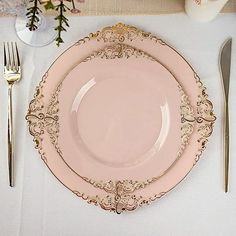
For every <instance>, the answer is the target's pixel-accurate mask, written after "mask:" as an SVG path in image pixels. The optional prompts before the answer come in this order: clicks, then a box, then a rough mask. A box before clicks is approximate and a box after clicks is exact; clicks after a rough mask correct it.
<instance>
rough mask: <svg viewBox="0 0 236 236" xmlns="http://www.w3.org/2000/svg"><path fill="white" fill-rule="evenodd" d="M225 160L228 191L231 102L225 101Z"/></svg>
mask: <svg viewBox="0 0 236 236" xmlns="http://www.w3.org/2000/svg"><path fill="white" fill-rule="evenodd" d="M224 162H225V192H226V193H227V192H228V184H229V104H228V100H226V103H225V125H224Z"/></svg>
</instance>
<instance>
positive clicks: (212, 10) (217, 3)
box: [185, 0, 228, 22]
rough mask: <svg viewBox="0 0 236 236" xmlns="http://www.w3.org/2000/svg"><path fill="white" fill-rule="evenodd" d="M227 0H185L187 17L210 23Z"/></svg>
mask: <svg viewBox="0 0 236 236" xmlns="http://www.w3.org/2000/svg"><path fill="white" fill-rule="evenodd" d="M227 1H228V0H185V11H186V13H187V15H188V16H189V17H191V18H193V19H194V20H197V21H202V22H206V21H210V20H212V19H214V18H215V17H216V16H217V14H218V13H219V12H220V11H221V9H222V8H223V7H224V5H225V4H226V2H227Z"/></svg>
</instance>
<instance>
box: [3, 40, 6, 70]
mask: <svg viewBox="0 0 236 236" xmlns="http://www.w3.org/2000/svg"><path fill="white" fill-rule="evenodd" d="M3 55H4V66H7V56H6V44H5V42H4V44H3Z"/></svg>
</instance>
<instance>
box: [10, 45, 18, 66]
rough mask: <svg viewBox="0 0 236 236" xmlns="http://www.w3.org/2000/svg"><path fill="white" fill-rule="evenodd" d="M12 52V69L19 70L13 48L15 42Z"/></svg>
mask: <svg viewBox="0 0 236 236" xmlns="http://www.w3.org/2000/svg"><path fill="white" fill-rule="evenodd" d="M11 52H12V70H17V65H16V61H15V52H14V48H13V42H11Z"/></svg>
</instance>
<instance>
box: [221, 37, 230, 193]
mask: <svg viewBox="0 0 236 236" xmlns="http://www.w3.org/2000/svg"><path fill="white" fill-rule="evenodd" d="M231 51H232V38H229V39H227V40H226V42H225V43H224V44H223V47H222V50H221V53H220V68H221V77H222V81H223V88H224V98H225V105H224V190H225V192H228V185H229V159H230V158H229V142H230V141H229V85H230V67H231Z"/></svg>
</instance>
